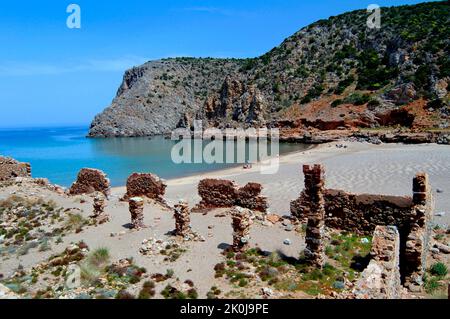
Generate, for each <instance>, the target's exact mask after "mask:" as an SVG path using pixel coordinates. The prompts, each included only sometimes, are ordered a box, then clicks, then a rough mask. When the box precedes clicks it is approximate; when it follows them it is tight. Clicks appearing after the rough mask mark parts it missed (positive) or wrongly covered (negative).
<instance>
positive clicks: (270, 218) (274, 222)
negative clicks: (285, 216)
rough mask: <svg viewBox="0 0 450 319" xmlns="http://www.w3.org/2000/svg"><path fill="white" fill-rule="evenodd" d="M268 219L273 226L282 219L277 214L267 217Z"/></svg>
mask: <svg viewBox="0 0 450 319" xmlns="http://www.w3.org/2000/svg"><path fill="white" fill-rule="evenodd" d="M266 219H267V220H268V221H269V222H271V223H272V224H276V223H278V222H279V221H280V219H281V217H280V216H278V215H275V214H269V215H267V217H266Z"/></svg>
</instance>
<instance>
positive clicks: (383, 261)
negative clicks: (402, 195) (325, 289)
mask: <svg viewBox="0 0 450 319" xmlns="http://www.w3.org/2000/svg"><path fill="white" fill-rule="evenodd" d="M370 257H371V261H370V263H369V265H368V266H367V268H366V269H365V270H364V271H363V273H362V274H361V278H360V279H359V280H358V281H357V282H356V284H355V288H354V290H353V295H354V297H355V298H357V299H369V298H371V299H400V298H401V295H402V285H401V277H400V233H399V232H398V229H397V227H395V226H377V227H376V228H375V232H374V234H373V240H372V250H371V252H370Z"/></svg>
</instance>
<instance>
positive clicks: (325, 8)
mask: <svg viewBox="0 0 450 319" xmlns="http://www.w3.org/2000/svg"><path fill="white" fill-rule="evenodd" d="M419 2H423V1H413V0H410V1H407V0H390V1H385V0H369V1H367V0H314V1H309V0H283V1H280V0H220V1H219V0H216V1H211V0H209V1H193V0H185V1H182V0H127V1H124V0H115V1H112V0H71V1H65V0H57V1H55V0H39V1H38V0H35V1H21V0H18V1H1V2H0V43H1V49H0V109H1V112H0V127H21V126H48V125H71V124H74V125H78V124H89V123H90V121H91V120H92V118H93V117H94V116H95V114H97V113H98V112H100V111H101V110H103V109H104V108H105V107H106V106H108V105H109V103H110V102H111V100H112V99H113V98H114V96H115V93H116V90H117V88H118V86H119V84H120V82H121V80H122V76H123V72H124V71H125V70H126V69H128V68H130V67H132V66H133V65H139V64H141V63H143V62H145V61H147V60H151V59H158V58H164V57H175V56H195V57H207V56H212V57H254V56H258V55H261V54H263V53H265V52H267V51H268V50H270V49H272V48H273V47H275V46H277V45H278V44H280V43H281V42H282V41H283V40H284V39H285V38H286V37H288V36H290V35H291V34H293V33H294V32H296V31H298V30H299V29H300V28H302V27H304V26H306V25H308V24H309V23H312V22H314V21H316V20H319V19H322V18H328V17H329V16H332V15H337V14H340V13H343V12H346V11H350V10H354V9H362V8H367V6H368V5H369V4H371V3H377V4H379V5H380V6H390V5H402V4H414V3H419ZM71 3H76V4H78V5H79V6H80V7H81V29H69V28H68V27H67V26H66V20H67V17H68V16H69V14H68V13H66V8H67V6H68V5H69V4H71Z"/></svg>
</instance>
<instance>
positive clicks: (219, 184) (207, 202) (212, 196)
mask: <svg viewBox="0 0 450 319" xmlns="http://www.w3.org/2000/svg"><path fill="white" fill-rule="evenodd" d="M262 189H263V188H262V186H261V184H257V183H248V184H247V185H245V186H244V187H239V186H238V185H237V184H236V183H235V182H233V181H229V180H220V179H204V180H202V181H200V183H199V185H198V194H199V195H200V197H201V198H202V200H201V202H200V203H199V204H198V205H197V206H196V207H195V208H194V210H195V211H201V210H211V209H215V208H232V207H235V206H239V207H243V208H247V209H251V210H255V211H259V212H263V213H265V212H266V211H267V208H268V204H267V198H266V197H264V196H261V192H262Z"/></svg>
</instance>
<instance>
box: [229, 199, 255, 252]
mask: <svg viewBox="0 0 450 319" xmlns="http://www.w3.org/2000/svg"><path fill="white" fill-rule="evenodd" d="M231 217H232V220H233V221H232V226H233V250H234V251H235V252H242V251H245V250H247V249H248V247H249V240H250V226H251V224H252V221H251V213H250V211H249V210H248V209H244V208H241V207H236V208H234V209H233V210H232V211H231Z"/></svg>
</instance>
